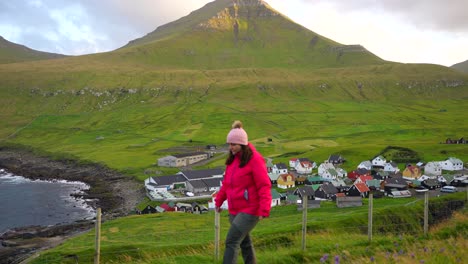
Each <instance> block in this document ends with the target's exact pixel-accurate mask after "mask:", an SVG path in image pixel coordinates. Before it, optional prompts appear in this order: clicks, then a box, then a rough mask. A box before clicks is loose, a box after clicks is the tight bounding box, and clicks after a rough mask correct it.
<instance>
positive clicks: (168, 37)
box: [106, 0, 383, 69]
mask: <svg viewBox="0 0 468 264" xmlns="http://www.w3.org/2000/svg"><path fill="white" fill-rule="evenodd" d="M106 55H107V56H112V57H113V59H115V60H119V58H117V56H120V57H121V58H120V59H125V60H129V59H130V60H133V61H136V62H142V63H145V64H150V65H155V66H157V65H165V66H170V67H183V68H191V69H200V68H202V69H219V68H239V67H241V68H243V67H262V68H264V67H268V68H271V67H291V68H304V67H306V68H322V67H342V66H351V65H369V64H379V63H383V60H381V59H380V58H378V57H377V56H375V55H374V54H372V53H370V52H368V51H367V50H366V49H365V48H363V47H362V46H359V45H350V46H346V45H341V44H339V43H336V42H334V41H332V40H329V39H326V38H324V37H322V36H320V35H318V34H316V33H314V32H312V31H310V30H308V29H306V28H304V27H303V26H301V25H298V24H296V23H294V22H293V21H291V20H290V19H288V18H287V17H285V16H283V15H281V14H280V13H278V12H277V11H276V10H274V9H272V8H271V7H270V6H268V5H267V4H266V3H265V2H263V1H259V0H248V1H232V0H217V1H214V2H211V3H209V4H207V5H206V6H204V7H202V8H201V9H199V10H197V11H194V12H192V13H191V14H190V15H188V16H186V17H183V18H181V19H179V20H177V21H174V22H172V23H168V24H166V25H164V26H161V27H159V28H158V29H156V30H155V31H153V32H152V33H150V34H148V35H146V36H145V37H143V38H140V39H137V40H134V41H132V42H130V43H129V44H128V45H126V46H125V47H123V48H122V49H120V50H119V51H118V52H114V53H110V54H106Z"/></svg>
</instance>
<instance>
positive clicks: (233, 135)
mask: <svg viewBox="0 0 468 264" xmlns="http://www.w3.org/2000/svg"><path fill="white" fill-rule="evenodd" d="M248 141H249V139H248V137H247V133H246V132H245V130H244V129H243V128H242V122H241V121H239V120H236V121H234V123H233V124H232V129H231V131H229V134H228V135H227V139H226V142H227V143H233V144H240V145H247V144H248Z"/></svg>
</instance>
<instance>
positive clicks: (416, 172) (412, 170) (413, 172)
mask: <svg viewBox="0 0 468 264" xmlns="http://www.w3.org/2000/svg"><path fill="white" fill-rule="evenodd" d="M402 175H403V178H405V179H408V180H414V179H418V178H419V177H421V175H422V173H421V169H420V168H419V167H418V166H414V165H411V164H409V165H407V166H406V168H405V169H404V170H403V172H402Z"/></svg>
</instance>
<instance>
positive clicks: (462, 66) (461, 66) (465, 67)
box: [450, 60, 468, 73]
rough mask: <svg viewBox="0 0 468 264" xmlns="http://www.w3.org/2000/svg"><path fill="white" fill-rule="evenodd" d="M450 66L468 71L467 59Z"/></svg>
mask: <svg viewBox="0 0 468 264" xmlns="http://www.w3.org/2000/svg"><path fill="white" fill-rule="evenodd" d="M450 68H453V69H456V70H458V71H461V72H464V73H468V60H466V61H464V62H460V63H457V64H454V65H452V66H451V67H450Z"/></svg>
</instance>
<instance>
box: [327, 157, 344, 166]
mask: <svg viewBox="0 0 468 264" xmlns="http://www.w3.org/2000/svg"><path fill="white" fill-rule="evenodd" d="M327 161H328V162H329V163H331V164H333V165H340V164H343V163H345V161H346V159H345V158H343V157H342V156H341V155H330V157H328V160H327Z"/></svg>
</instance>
